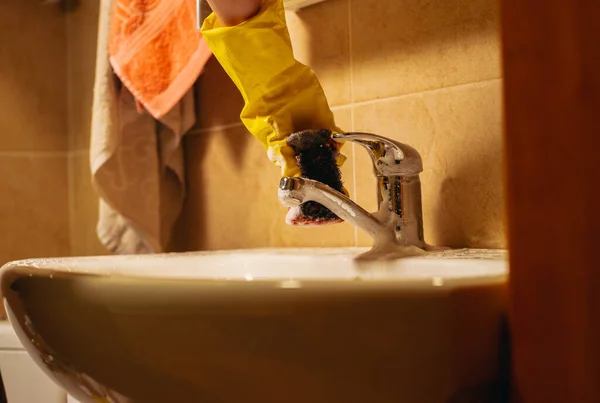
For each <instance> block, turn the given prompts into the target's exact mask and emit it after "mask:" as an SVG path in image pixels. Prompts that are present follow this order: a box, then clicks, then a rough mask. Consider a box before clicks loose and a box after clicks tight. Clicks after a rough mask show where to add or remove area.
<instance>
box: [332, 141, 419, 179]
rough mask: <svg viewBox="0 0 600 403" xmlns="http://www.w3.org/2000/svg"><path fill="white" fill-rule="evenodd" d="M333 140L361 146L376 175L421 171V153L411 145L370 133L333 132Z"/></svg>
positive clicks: (407, 173) (399, 174)
mask: <svg viewBox="0 0 600 403" xmlns="http://www.w3.org/2000/svg"><path fill="white" fill-rule="evenodd" d="M332 138H333V139H334V140H335V141H351V142H354V143H357V144H360V145H361V146H363V147H364V148H365V149H366V150H367V151H369V155H370V156H371V160H372V161H373V168H374V169H375V173H376V175H378V176H393V175H398V176H412V175H417V174H418V173H420V172H422V171H423V160H422V159H421V155H420V154H419V152H418V151H417V150H415V149H414V148H413V147H411V146H409V145H407V144H403V143H400V142H397V141H394V140H391V139H388V138H386V137H383V136H378V135H376V134H371V133H361V132H350V133H343V134H334V135H333V136H332Z"/></svg>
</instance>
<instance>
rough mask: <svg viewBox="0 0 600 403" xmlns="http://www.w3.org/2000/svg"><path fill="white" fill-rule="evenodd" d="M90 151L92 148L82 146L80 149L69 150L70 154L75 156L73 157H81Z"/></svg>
mask: <svg viewBox="0 0 600 403" xmlns="http://www.w3.org/2000/svg"><path fill="white" fill-rule="evenodd" d="M89 153H90V149H89V148H80V149H78V150H71V151H69V156H73V157H80V156H83V155H86V154H89Z"/></svg>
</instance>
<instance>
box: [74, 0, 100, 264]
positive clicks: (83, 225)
mask: <svg viewBox="0 0 600 403" xmlns="http://www.w3.org/2000/svg"><path fill="white" fill-rule="evenodd" d="M99 4H100V2H99V0H85V1H80V2H78V7H77V8H76V9H75V10H73V11H71V12H69V13H67V14H66V15H65V24H66V31H67V37H68V53H67V58H68V69H69V70H68V76H69V86H68V125H69V167H68V170H69V213H70V220H69V235H70V239H71V249H70V253H71V254H72V255H75V256H81V255H98V254H105V253H106V250H105V249H104V248H103V246H102V245H101V244H100V242H99V241H98V238H97V236H96V222H97V219H98V198H97V196H96V194H95V193H94V190H93V188H92V185H91V179H90V175H91V173H90V168H89V147H90V123H91V119H92V96H93V87H94V75H95V64H96V40H97V30H98V11H99Z"/></svg>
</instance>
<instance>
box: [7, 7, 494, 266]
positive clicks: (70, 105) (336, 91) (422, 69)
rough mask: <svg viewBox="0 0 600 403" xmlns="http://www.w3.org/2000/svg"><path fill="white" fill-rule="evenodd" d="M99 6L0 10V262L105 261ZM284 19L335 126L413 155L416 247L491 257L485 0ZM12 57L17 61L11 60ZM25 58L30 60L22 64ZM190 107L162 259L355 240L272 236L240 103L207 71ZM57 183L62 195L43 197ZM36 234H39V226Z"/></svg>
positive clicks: (365, 174)
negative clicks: (97, 95) (477, 250)
mask: <svg viewBox="0 0 600 403" xmlns="http://www.w3.org/2000/svg"><path fill="white" fill-rule="evenodd" d="M98 2H99V0H86V1H82V2H79V6H78V8H77V9H76V10H75V11H73V12H71V13H68V14H64V13H62V12H60V11H59V10H58V8H57V7H55V6H47V7H42V6H40V5H39V4H38V3H36V2H20V1H17V0H9V1H8V2H2V4H1V5H0V11H2V12H0V22H2V27H3V29H4V26H7V27H8V29H12V30H13V31H15V32H16V31H19V32H21V31H23V34H22V35H21V36H16V37H15V39H14V41H12V42H8V41H1V43H0V52H1V53H0V56H1V57H0V66H1V70H0V71H1V72H2V74H1V75H0V86H1V87H0V94H1V95H0V103H1V104H2V105H0V106H2V108H1V109H0V110H2V111H3V113H6V114H7V116H11V117H14V119H8V120H7V119H2V121H0V125H2V126H3V129H4V130H3V133H4V136H3V138H2V139H0V170H3V171H6V174H4V175H2V177H1V178H0V189H4V190H5V191H4V192H3V194H11V195H15V196H14V197H11V198H6V197H5V198H3V200H4V201H3V202H2V201H0V211H1V213H0V214H3V215H4V214H5V222H6V223H7V228H9V229H10V231H12V233H13V234H15V233H18V234H19V236H17V237H15V236H10V237H9V236H7V241H5V242H2V243H1V245H0V253H3V252H2V250H7V251H9V250H10V251H12V252H11V253H10V254H8V253H5V254H6V258H5V259H4V260H8V259H11V258H16V257H21V256H37V255H58V254H60V255H66V254H72V255H90V254H102V253H106V252H105V250H104V249H103V248H102V246H101V245H100V243H99V242H98V240H97V238H96V234H95V225H96V220H97V208H98V201H97V198H96V196H95V194H94V192H93V189H92V187H91V184H90V172H89V163H88V158H89V153H88V149H89V132H90V120H91V106H92V90H93V78H94V62H95V52H96V49H95V47H96V46H95V45H96V29H97V17H98V15H97V13H98ZM14 13H18V14H19V15H21V16H22V18H20V19H17V18H13V17H12V15H14ZM9 15H11V18H8V17H6V16H9ZM25 15H26V16H27V17H28V18H27V19H26V18H24V16H25ZM287 17H288V24H289V28H290V33H291V36H292V40H293V43H294V50H295V53H296V57H297V58H298V59H299V60H301V61H302V62H304V63H307V64H308V65H310V66H311V67H313V68H314V70H315V71H316V72H317V74H318V76H319V78H320V80H321V82H322V84H323V87H324V88H325V91H326V94H327V96H328V99H329V101H330V104H331V105H332V107H333V110H334V113H335V116H336V119H337V123H338V125H339V126H341V127H343V128H344V129H346V130H348V131H350V130H364V131H370V132H374V133H379V134H382V135H385V136H390V137H393V138H395V139H398V140H400V141H403V142H406V143H409V144H411V145H413V146H415V147H416V148H417V149H418V150H419V151H420V152H421V153H422V156H423V159H424V163H425V172H424V173H423V175H422V181H423V205H424V218H425V231H426V237H427V239H428V241H430V242H432V243H437V244H445V245H451V246H474V247H502V246H504V245H505V241H504V230H503V214H502V213H503V201H502V176H501V144H502V143H501V130H502V116H501V91H500V87H501V72H500V67H499V65H500V61H499V59H500V53H499V40H498V29H497V21H496V19H497V11H496V4H495V2H494V1H493V0H445V1H443V2H431V1H428V0H377V1H375V0H373V1H363V0H361V1H357V0H328V1H326V2H324V3H322V4H319V5H316V6H312V7H309V8H307V9H305V10H302V11H300V12H298V13H288V15H287ZM2 19H4V20H6V21H3V20H2ZM8 24H10V25H8ZM42 29H43V33H44V35H42V34H41V33H40V32H39V30H42ZM52 32H54V34H52V35H50V34H49V33H52ZM27 47H31V48H32V49H31V52H23V51H22V49H26V48H27ZM17 50H20V51H17ZM5 55H8V56H5ZM33 55H36V56H35V57H36V58H39V59H35V60H44V61H45V63H31V62H30V59H28V58H32V57H34V56H33ZM11 60H12V61H11ZM31 60H33V59H31ZM19 63H21V64H19ZM5 69H6V70H7V71H8V74H6V73H5V72H4V71H5ZM28 69H29V70H28ZM65 72H66V73H67V74H64V73H65ZM6 77H9V78H8V79H7V78H6ZM67 77H68V79H67ZM19 80H20V81H19ZM36 80H37V81H36ZM17 83H19V84H18V85H17ZM33 85H36V87H35V88H34V89H31V88H32V87H31V86H33ZM23 88H30V89H31V91H30V93H27V92H26V91H23ZM39 88H42V89H41V90H40V89H39ZM65 89H66V91H65ZM40 91H41V92H40ZM5 94H6V95H5ZM28 94H33V95H31V96H30V97H29V98H27V97H28ZM197 99H198V114H199V122H198V124H197V126H196V128H195V129H194V130H193V132H192V133H190V134H189V135H188V136H187V138H186V140H185V148H186V160H187V170H188V198H187V202H186V206H185V211H184V213H183V214H182V216H181V219H180V222H179V224H178V230H177V239H176V240H175V249H176V250H203V249H228V248H241V247H264V246H317V245H324V246H352V245H368V244H369V239H368V238H367V237H366V236H364V235H363V234H362V233H361V232H359V231H357V230H356V229H355V228H353V227H351V226H350V225H348V224H340V225H336V226H331V227H324V228H292V227H289V226H287V225H285V223H284V219H283V218H284V216H285V212H286V209H285V208H284V207H282V206H281V205H280V204H279V202H278V200H277V197H276V187H277V184H278V181H279V170H278V169H277V168H276V167H275V166H273V165H272V164H271V163H270V162H269V161H268V160H267V158H266V156H265V153H264V150H263V149H262V146H261V145H260V144H259V143H258V142H257V141H256V140H255V139H253V138H252V137H251V136H250V135H249V134H248V132H247V131H246V130H245V129H244V127H243V126H242V125H241V124H240V122H239V112H240V110H241V107H242V104H243V102H242V99H241V97H240V96H239V94H238V92H237V90H236V89H235V87H234V86H233V84H232V83H231V81H230V80H229V79H228V78H227V76H226V75H225V74H224V73H223V71H222V69H221V68H220V66H219V65H218V63H217V62H216V61H215V60H214V59H213V60H211V61H210V63H209V65H208V66H207V68H206V71H205V74H204V75H202V76H201V77H200V79H199V81H198V85H197ZM15 100H16V102H15ZM32 114H35V116H36V117H37V118H36V119H31V118H30V116H31V115H32ZM24 133H26V135H24ZM355 151H356V152H355ZM344 153H345V154H346V155H347V156H348V161H347V162H346V164H345V166H344V167H343V176H344V180H345V183H346V187H347V188H348V189H349V191H350V193H351V195H352V197H353V198H354V199H355V200H357V201H358V202H359V203H360V204H361V205H363V206H365V207H367V208H368V209H375V207H376V206H375V191H374V179H373V178H372V173H371V168H370V166H369V164H370V162H369V160H368V158H367V155H366V153H365V152H364V151H363V150H360V149H358V150H354V148H353V147H352V146H349V147H345V149H344ZM22 172H26V173H22ZM42 172H43V174H44V175H45V176H44V178H43V179H42V177H41V173H42ZM19 175H21V176H22V175H27V180H26V181H25V180H24V179H23V178H21V176H19ZM50 177H52V178H54V179H52V180H50ZM3 182H6V183H5V184H4V183H3ZM25 183H26V184H27V185H25ZM32 184H33V185H32ZM63 186H64V187H65V188H66V189H68V191H66V192H60V191H57V190H58V189H62V188H63ZM39 194H43V195H44V196H43V197H40V196H39ZM40 199H41V200H43V202H42V203H40ZM1 203H6V204H9V206H8V207H4V206H3V205H1ZM5 212H11V213H5ZM23 222H31V224H27V225H22V223H23ZM40 222H43V223H44V227H45V228H48V229H49V230H48V231H46V230H43V231H42V230H39V227H37V223H40ZM20 239H28V240H29V242H27V243H26V242H20V241H19V240H20ZM37 243H44V247H38V246H35V245H36V244H37ZM15 244H18V245H16V246H15ZM2 248H4V249H2ZM0 257H3V256H0Z"/></svg>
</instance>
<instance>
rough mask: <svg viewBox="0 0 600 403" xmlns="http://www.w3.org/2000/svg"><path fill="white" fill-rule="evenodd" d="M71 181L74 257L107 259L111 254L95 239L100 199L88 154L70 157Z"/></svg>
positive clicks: (74, 154)
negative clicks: (104, 257)
mask: <svg viewBox="0 0 600 403" xmlns="http://www.w3.org/2000/svg"><path fill="white" fill-rule="evenodd" d="M69 180H70V184H69V187H70V188H69V192H70V198H71V202H70V205H71V214H70V222H69V224H70V236H71V251H70V252H71V255H72V256H89V255H105V254H107V253H108V252H107V250H106V249H105V248H104V247H103V246H102V244H101V243H100V241H99V240H98V237H97V235H96V224H97V222H98V200H99V199H98V196H97V195H96V192H95V191H94V188H93V186H92V182H91V172H90V164H89V154H88V153H87V152H78V153H73V154H72V155H71V156H70V157H69Z"/></svg>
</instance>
